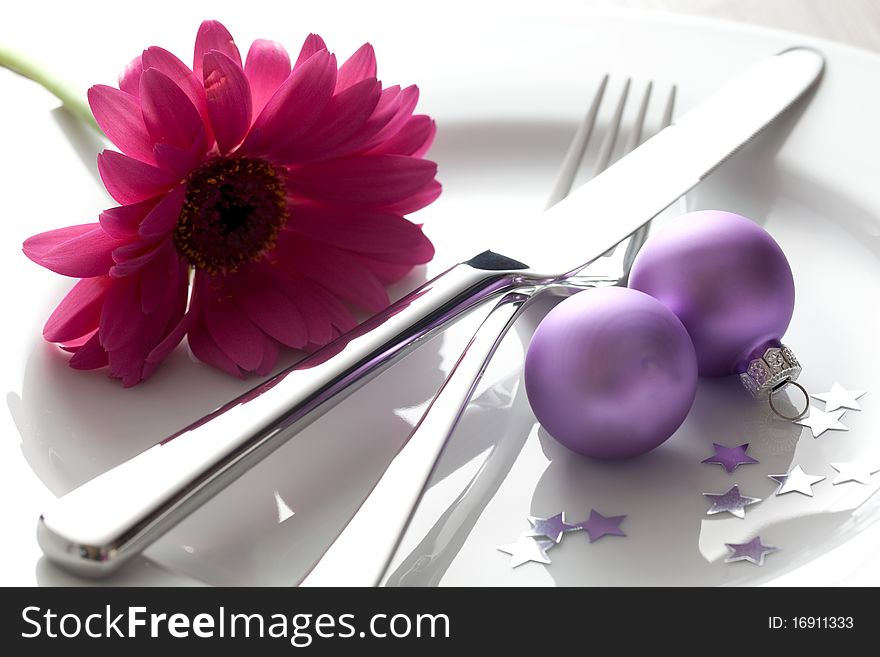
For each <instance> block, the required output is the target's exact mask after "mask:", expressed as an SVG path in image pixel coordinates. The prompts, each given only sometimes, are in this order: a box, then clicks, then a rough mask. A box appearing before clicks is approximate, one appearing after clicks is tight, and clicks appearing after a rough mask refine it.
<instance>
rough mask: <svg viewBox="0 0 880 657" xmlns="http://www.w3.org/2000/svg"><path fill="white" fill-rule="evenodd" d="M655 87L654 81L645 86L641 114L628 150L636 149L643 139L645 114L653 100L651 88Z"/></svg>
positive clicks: (628, 143)
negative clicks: (649, 102)
mask: <svg viewBox="0 0 880 657" xmlns="http://www.w3.org/2000/svg"><path fill="white" fill-rule="evenodd" d="M653 88H654V83H653V82H650V81H649V82H648V84H647V85H646V86H645V93H644V95H643V96H642V103H641V105H639V114H638V117H636V122H635V125H634V126H633V131H632V134H631V135H630V137H629V141H628V142H627V144H626V152H627V153H629V152H630V151H634V150H635V149H636V147H637V146H638V145H639V142H640V141H641V139H642V131H643V130H644V129H645V115H646V114H647V113H648V101H650V100H651V89H653Z"/></svg>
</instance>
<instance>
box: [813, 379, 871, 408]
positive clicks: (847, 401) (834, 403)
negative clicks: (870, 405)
mask: <svg viewBox="0 0 880 657" xmlns="http://www.w3.org/2000/svg"><path fill="white" fill-rule="evenodd" d="M865 392H866V391H865V390H847V389H846V388H844V387H843V386H842V385H840V384H839V383H838V382H837V381H835V382H834V385H833V386H831V390H829V391H828V392H822V393H819V394H818V395H812V396H813V397H815V398H816V399H818V400H820V401H823V402H825V410H826V411H827V412H831V411H836V410H837V409H838V408H849V409H851V410H853V411H860V410H862V407H861V406H859V402H858V401H856V400H858V398H859V397H861V396H862V395H864V394H865Z"/></svg>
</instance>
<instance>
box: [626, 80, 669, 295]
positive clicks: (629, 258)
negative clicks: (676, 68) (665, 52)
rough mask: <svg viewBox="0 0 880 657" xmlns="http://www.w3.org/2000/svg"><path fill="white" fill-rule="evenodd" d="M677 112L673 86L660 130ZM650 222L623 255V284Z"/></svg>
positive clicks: (649, 89)
mask: <svg viewBox="0 0 880 657" xmlns="http://www.w3.org/2000/svg"><path fill="white" fill-rule="evenodd" d="M650 93H651V88H650V83H649V86H648V94H650ZM674 110H675V85H672V88H671V89H670V90H669V96H668V97H667V99H666V107H664V108H663V122H662V123H661V124H660V130H663V129H664V128H666V127H668V126H669V125H671V124H672V113H673V111H674ZM644 118H645V117H644V114H640V119H639V128H638V130H641V128H642V124H643V122H644ZM636 146H638V139H636V141H635V143H634V144H633V148H635V147H636ZM649 226H650V222H649V223H647V224H645V225H644V226H642V227H641V228H639V229H638V230H637V231H636V232H634V233H633V234H632V236H631V237H630V240H629V242H628V243H627V245H626V252H625V253H624V254H623V279H622V282H623V284H624V285H626V284H627V283H628V282H629V272H630V269H632V266H633V262H635V259H636V256H637V255H638V253H639V251H640V250H641V248H642V246H643V245H644V244H645V241H646V240H647V239H648V230H649Z"/></svg>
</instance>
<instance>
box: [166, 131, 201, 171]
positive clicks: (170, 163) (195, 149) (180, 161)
mask: <svg viewBox="0 0 880 657" xmlns="http://www.w3.org/2000/svg"><path fill="white" fill-rule="evenodd" d="M207 151H208V137H207V132H206V131H205V130H202V131H200V132H199V135H198V137H196V140H195V141H194V142H193V144H192V146H190V147H188V148H178V147H177V146H172V145H171V144H156V145H155V146H154V147H153V155H154V157H155V158H156V164H157V165H158V166H159V167H161V168H162V169H165V170H166V171H168V172H170V173H173V174H174V175H175V176H179V177H180V178H186V176H187V175H189V173H190V172H191V171H192V170H193V169H195V168H196V167H197V166H198V165H199V164H201V163H202V160H203V159H204V157H205V153H206V152H207Z"/></svg>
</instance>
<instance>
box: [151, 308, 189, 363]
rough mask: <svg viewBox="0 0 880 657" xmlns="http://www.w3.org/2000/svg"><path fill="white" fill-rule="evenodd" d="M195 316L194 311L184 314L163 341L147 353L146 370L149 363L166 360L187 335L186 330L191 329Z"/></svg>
mask: <svg viewBox="0 0 880 657" xmlns="http://www.w3.org/2000/svg"><path fill="white" fill-rule="evenodd" d="M193 317H194V314H193V313H192V312H188V313H186V314H184V316H183V317H181V318H180V321H178V322H177V324H175V325H174V328H173V329H171V331H170V332H169V333H168V335H166V336H165V337H164V338H162V341H161V342H160V343H159V344H157V345H156V346H155V347H153V349H152V351H150V353H149V354H148V355H147V358H146V363H145V365H144V370H145V371H146V368H147V364H150V365H152V364H158V363H160V362H162V361H163V360H165V359H166V358H167V357H168V355H169V354H170V353H171V352H172V351H174V348H175V347H177V345H179V344H180V341H181V340H183V336H184V335H186V332H187V331H188V330H189V327H190V325H191V324H192V320H193Z"/></svg>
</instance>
